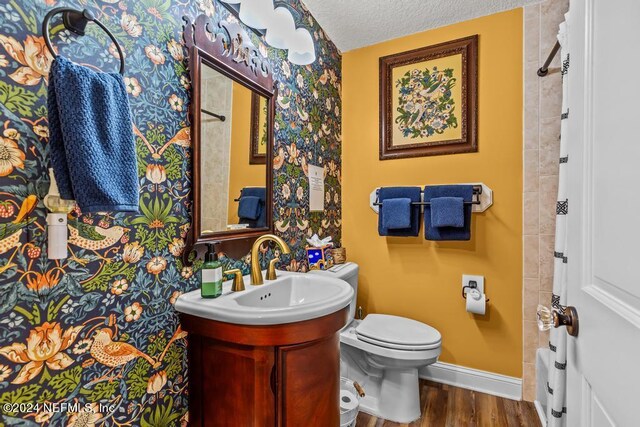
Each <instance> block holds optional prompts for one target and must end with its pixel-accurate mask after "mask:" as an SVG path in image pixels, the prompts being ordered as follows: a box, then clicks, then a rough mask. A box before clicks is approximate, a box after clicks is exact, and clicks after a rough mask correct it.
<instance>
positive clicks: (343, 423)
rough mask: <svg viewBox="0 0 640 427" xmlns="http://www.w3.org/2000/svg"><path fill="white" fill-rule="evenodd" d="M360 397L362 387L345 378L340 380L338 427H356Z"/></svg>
mask: <svg viewBox="0 0 640 427" xmlns="http://www.w3.org/2000/svg"><path fill="white" fill-rule="evenodd" d="M362 396H364V391H363V390H362V387H360V386H359V385H358V384H356V383H354V382H353V381H351V380H349V379H347V378H344V377H341V378H340V427H354V426H355V425H356V418H357V417H358V408H359V407H360V399H361V398H362Z"/></svg>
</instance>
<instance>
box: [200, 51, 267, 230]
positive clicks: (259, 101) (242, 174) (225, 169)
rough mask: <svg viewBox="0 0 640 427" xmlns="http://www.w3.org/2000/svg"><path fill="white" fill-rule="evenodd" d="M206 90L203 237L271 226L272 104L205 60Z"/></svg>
mask: <svg viewBox="0 0 640 427" xmlns="http://www.w3.org/2000/svg"><path fill="white" fill-rule="evenodd" d="M200 86H201V87H200V93H201V95H200V96H201V111H200V123H201V125H200V132H201V136H200V138H201V141H200V151H201V155H200V159H201V160H200V199H201V203H200V218H201V229H202V233H201V234H202V235H205V236H206V235H208V234H211V233H220V232H237V231H239V230H246V229H256V228H265V227H268V224H266V214H267V212H266V208H265V204H266V177H267V173H266V172H267V171H266V154H267V152H266V147H267V135H268V133H267V111H268V100H267V99H266V98H265V97H263V96H261V95H259V94H258V93H256V92H252V91H251V89H249V88H247V87H246V86H243V85H242V84H241V83H238V82H236V81H234V80H232V79H230V78H229V77H227V76H225V75H223V74H221V73H219V72H218V71H216V70H215V69H213V68H212V67H210V66H208V65H207V64H206V63H205V62H204V61H203V62H202V67H201V78H200Z"/></svg>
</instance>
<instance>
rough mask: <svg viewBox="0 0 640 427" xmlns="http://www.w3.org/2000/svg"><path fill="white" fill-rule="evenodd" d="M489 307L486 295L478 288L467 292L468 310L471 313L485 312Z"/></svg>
mask: <svg viewBox="0 0 640 427" xmlns="http://www.w3.org/2000/svg"><path fill="white" fill-rule="evenodd" d="M486 307H487V302H486V297H485V295H484V294H483V293H480V291H479V290H477V289H471V290H469V291H468V292H467V311H468V312H469V313H475V314H484V312H485V310H486Z"/></svg>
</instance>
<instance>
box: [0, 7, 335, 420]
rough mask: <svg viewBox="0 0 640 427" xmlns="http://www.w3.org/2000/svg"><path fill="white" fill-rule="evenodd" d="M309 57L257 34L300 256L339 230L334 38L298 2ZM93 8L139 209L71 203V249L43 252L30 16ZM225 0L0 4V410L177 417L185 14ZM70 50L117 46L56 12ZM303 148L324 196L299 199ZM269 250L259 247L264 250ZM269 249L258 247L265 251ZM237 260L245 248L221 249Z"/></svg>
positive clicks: (43, 124)
mask: <svg viewBox="0 0 640 427" xmlns="http://www.w3.org/2000/svg"><path fill="white" fill-rule="evenodd" d="M287 3H289V4H290V6H291V8H292V9H293V10H294V15H295V18H296V20H297V23H298V25H304V26H306V27H307V28H309V29H310V30H311V31H312V34H313V35H314V38H315V41H316V53H317V58H318V59H317V60H316V62H314V63H313V64H312V65H310V66H305V67H299V66H294V65H292V64H289V63H288V62H287V61H286V52H285V51H279V50H274V49H270V48H267V47H266V46H265V45H264V44H263V43H261V42H260V40H259V39H257V38H255V37H254V38H255V40H254V42H255V43H256V44H257V45H259V46H260V50H261V52H263V54H265V55H266V56H268V57H269V59H270V61H271V64H272V67H273V68H274V70H275V76H276V78H277V80H278V81H279V96H278V99H277V107H276V109H277V113H276V116H277V117H276V124H275V126H276V132H275V141H276V145H275V159H274V165H273V168H274V171H275V173H274V180H275V182H274V185H275V206H274V214H275V228H276V230H277V233H279V234H280V235H281V236H283V237H284V239H285V240H286V241H288V242H289V243H290V245H291V246H292V250H293V256H292V257H290V258H286V259H283V265H282V267H283V268H288V269H291V270H301V271H303V270H305V269H306V264H305V253H304V244H305V242H304V237H306V236H310V235H311V234H313V233H318V234H319V235H320V236H323V237H324V236H327V235H331V236H333V238H334V240H335V241H338V242H339V241H340V237H341V236H340V227H341V210H340V202H341V200H340V197H341V194H340V145H341V140H340V135H341V130H340V121H341V120H340V107H341V101H340V64H341V59H340V54H339V52H338V51H337V50H336V48H335V47H334V45H333V44H332V43H331V42H330V41H329V40H328V39H327V38H326V36H325V34H324V33H323V31H322V30H321V29H320V28H319V26H318V24H317V23H316V22H315V20H314V19H313V18H312V17H311V16H310V14H309V13H308V11H307V10H306V9H305V8H304V6H303V5H302V4H301V3H300V2H299V0H290V1H288V2H287ZM58 6H71V7H76V8H85V7H86V8H89V9H91V10H92V11H93V12H94V13H95V15H96V17H97V18H98V19H100V20H101V21H102V22H103V23H104V24H105V25H107V26H108V28H110V29H111V30H112V32H113V33H114V34H115V36H116V37H117V39H118V40H119V41H120V43H121V44H122V46H123V49H124V52H125V55H126V72H125V81H126V86H127V91H128V93H129V101H130V104H131V110H132V116H133V122H134V123H133V125H134V131H135V134H136V148H137V157H138V158H137V160H138V167H139V169H138V176H139V182H140V212H139V213H138V214H136V215H131V214H123V213H105V214H82V213H81V212H80V211H79V210H78V209H75V210H74V211H73V212H72V213H71V214H70V215H69V230H70V241H69V246H68V249H69V257H68V258H67V259H64V260H49V259H47V257H46V251H47V249H46V239H45V237H46V220H45V218H46V209H45V208H44V205H43V203H42V199H43V197H44V195H45V194H46V193H47V192H48V188H49V178H48V173H47V168H48V166H49V159H48V146H47V136H48V127H47V111H46V93H47V77H48V72H49V66H50V64H51V60H52V58H51V56H50V54H49V53H48V51H47V49H46V47H45V46H44V42H43V38H42V35H41V34H40V25H41V22H42V18H43V17H44V15H45V14H46V12H47V11H48V10H49V9H50V8H52V7H58ZM200 13H206V14H208V15H209V16H212V17H214V18H216V19H220V18H221V17H222V18H226V17H227V16H228V13H227V12H226V10H225V9H224V8H223V7H222V6H221V5H220V4H219V3H217V2H215V3H212V2H211V0H135V1H134V0H79V1H78V2H71V1H62V0H9V1H3V2H2V3H1V4H0V118H1V119H0V127H1V129H0V405H2V406H0V426H18V425H19V426H27V427H28V426H37V425H51V426H174V425H181V424H182V425H185V424H186V423H187V422H188V417H187V415H186V412H187V408H188V393H187V384H188V369H187V363H186V345H187V344H186V341H187V337H186V334H185V333H184V332H183V331H182V330H181V328H180V325H179V320H178V316H177V315H176V312H175V310H174V309H173V303H174V302H175V300H176V298H177V297H178V296H179V295H180V294H181V293H183V292H187V291H191V290H194V289H197V287H198V276H199V272H198V271H197V266H196V267H194V268H192V267H187V266H184V265H182V264H181V262H180V255H181V253H182V251H183V249H184V238H185V236H186V233H187V231H188V229H189V221H190V215H189V212H190V208H191V192H190V189H191V181H190V168H191V165H190V157H191V153H190V140H189V123H188V118H187V107H188V103H189V84H190V82H189V78H188V71H187V65H186V57H185V56H186V51H185V50H184V49H183V46H182V21H181V19H180V17H181V16H183V15H185V14H186V15H189V16H191V17H195V16H196V15H197V14H200ZM52 33H53V42H54V45H55V46H56V47H57V49H58V52H59V53H61V54H62V55H64V56H65V57H67V58H70V59H71V60H73V61H75V62H77V63H80V64H83V65H86V66H88V67H92V68H95V69H102V70H108V71H115V70H116V69H117V66H118V59H117V52H116V50H115V48H114V46H113V45H112V44H111V42H110V40H109V39H108V38H107V37H106V36H105V35H104V34H103V33H102V32H101V31H100V30H99V29H98V28H97V27H96V26H95V25H92V24H90V25H89V26H88V27H87V36H85V37H77V36H74V35H72V34H70V33H69V32H68V31H66V30H64V29H63V27H62V26H61V25H59V21H56V22H54V23H53V30H52ZM309 164H318V165H321V166H323V167H324V168H325V171H326V194H325V196H326V197H325V202H326V204H325V206H326V209H325V211H324V212H319V213H313V214H311V213H309V211H308V197H309V196H308V184H307V181H306V176H305V175H306V173H307V172H308V165H309ZM266 252H269V251H266ZM267 256H271V254H269V253H265V254H264V257H265V259H263V262H266V257H267ZM225 262H226V263H227V264H233V265H234V266H240V267H242V268H243V269H244V270H245V271H248V268H247V257H244V258H243V259H240V260H233V259H225Z"/></svg>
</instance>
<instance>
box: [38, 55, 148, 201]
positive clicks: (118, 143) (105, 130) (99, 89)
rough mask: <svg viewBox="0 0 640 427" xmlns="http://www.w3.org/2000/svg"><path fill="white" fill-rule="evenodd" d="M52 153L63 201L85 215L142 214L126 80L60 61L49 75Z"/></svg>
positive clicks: (50, 145) (52, 161)
mask: <svg viewBox="0 0 640 427" xmlns="http://www.w3.org/2000/svg"><path fill="white" fill-rule="evenodd" d="M47 106H48V108H49V148H50V151H51V163H52V166H53V171H54V174H55V178H56V181H57V183H58V188H59V190H60V195H61V196H62V198H64V199H70V200H75V201H76V202H77V203H78V206H79V207H80V209H81V210H82V212H117V211H120V212H137V211H138V199H139V189H138V171H137V169H138V167H137V160H136V152H135V144H134V137H133V128H132V124H131V112H130V111H129V101H128V98H127V92H126V89H125V85H124V80H123V78H122V76H121V75H120V74H117V73H97V72H95V71H93V70H90V69H89V68H87V67H83V66H81V65H78V64H74V63H73V62H71V61H69V60H67V59H65V58H62V57H60V56H57V57H56V58H55V60H54V61H53V64H52V65H51V72H50V74H49V88H48V101H47Z"/></svg>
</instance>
